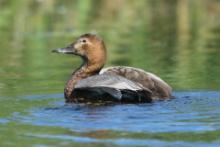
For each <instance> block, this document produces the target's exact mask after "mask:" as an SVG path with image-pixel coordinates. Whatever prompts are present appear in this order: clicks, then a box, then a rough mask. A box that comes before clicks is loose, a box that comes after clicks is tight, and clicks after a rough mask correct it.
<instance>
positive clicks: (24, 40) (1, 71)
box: [0, 0, 220, 93]
mask: <svg viewBox="0 0 220 147" xmlns="http://www.w3.org/2000/svg"><path fill="white" fill-rule="evenodd" d="M219 14H220V2H219V1H218V0H167V1H165V0H157V1H155V0H138V1H134V0H111V1H110V0H62V1H59V0H0V37H1V40H0V51H1V54H0V77H1V82H0V92H1V93H10V92H11V91H12V89H13V91H21V92H22V91H23V92H25V91H26V92H27V91H28V90H29V91H30V92H31V93H32V92H40V93H42V92H46V93H47V92H49V91H54V90H58V89H62V87H63V85H64V83H65V81H66V79H67V77H68V75H69V74H70V69H72V68H76V67H77V66H78V65H79V63H80V62H81V61H80V59H78V58H71V57H67V56H56V55H52V54H51V53H50V50H51V49H53V48H57V47H62V46H66V45H67V44H69V43H70V42H71V41H73V40H74V38H76V37H77V36H79V35H81V34H83V33H86V32H91V31H95V32H97V33H98V34H99V35H100V36H102V37H103V38H104V40H105V42H106V46H107V48H108V63H107V65H128V66H135V67H139V68H143V69H145V70H147V71H150V72H153V73H156V74H157V75H159V76H161V77H162V78H163V79H165V81H167V82H168V83H170V84H171V85H172V86H173V87H174V89H219V88H220V79H219V75H220V69H219V67H220V59H219V57H220V51H219V48H220V44H219V42H220V27H219V26H220V19H219ZM54 85H56V86H54ZM52 86H54V87H53V88H51V87H52Z"/></svg>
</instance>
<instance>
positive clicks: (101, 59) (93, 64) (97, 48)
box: [53, 33, 106, 70]
mask: <svg viewBox="0 0 220 147" xmlns="http://www.w3.org/2000/svg"><path fill="white" fill-rule="evenodd" d="M53 52H56V53H64V54H73V55H78V56H80V57H82V59H83V60H84V62H85V64H86V66H87V68H88V70H100V69H101V68H102V67H103V66H104V64H105V61H106V48H105V44H104V42H103V40H102V39H101V38H99V37H98V36H97V35H95V34H90V33H88V34H84V35H81V36H80V37H79V38H77V39H76V41H74V42H73V43H71V44H70V45H69V46H67V47H65V48H59V49H56V50H53Z"/></svg>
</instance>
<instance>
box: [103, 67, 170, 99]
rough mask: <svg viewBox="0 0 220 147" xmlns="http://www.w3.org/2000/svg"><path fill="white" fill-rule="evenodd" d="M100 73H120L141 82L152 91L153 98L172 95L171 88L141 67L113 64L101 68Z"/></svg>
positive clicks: (163, 97) (135, 81) (164, 97)
mask: <svg viewBox="0 0 220 147" xmlns="http://www.w3.org/2000/svg"><path fill="white" fill-rule="evenodd" d="M100 74H101V75H102V74H111V75H120V76H122V77H125V78H126V79H129V80H131V81H133V82H134V83H138V84H141V85H142V86H143V87H144V88H146V89H149V90H150V91H151V92H152V97H153V99H160V98H162V99H166V98H171V97H172V95H171V93H172V88H171V87H170V86H169V85H168V84H167V83H166V82H165V81H163V80H162V79H161V78H159V77H158V76H156V75H154V74H152V73H149V72H146V71H144V70H142V69H138V68H133V67H127V66H115V67H108V68H104V69H102V70H101V71H100Z"/></svg>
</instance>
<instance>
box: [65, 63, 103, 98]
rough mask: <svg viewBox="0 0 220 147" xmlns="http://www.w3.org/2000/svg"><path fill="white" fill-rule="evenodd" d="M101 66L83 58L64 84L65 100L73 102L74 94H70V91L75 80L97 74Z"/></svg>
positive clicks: (75, 82)
mask: <svg viewBox="0 0 220 147" xmlns="http://www.w3.org/2000/svg"><path fill="white" fill-rule="evenodd" d="M102 67H103V65H101V66H100V65H95V64H91V63H89V62H87V60H84V63H83V64H82V65H81V66H80V67H79V68H78V69H77V70H75V71H74V72H73V73H72V75H71V76H70V79H69V81H68V82H67V84H66V86H65V89H64V95H65V99H66V102H74V96H73V95H72V92H73V90H74V87H75V85H76V84H77V82H79V81H80V80H81V79H84V78H87V77H89V76H92V75H96V74H98V73H99V71H100V70H101V68H102Z"/></svg>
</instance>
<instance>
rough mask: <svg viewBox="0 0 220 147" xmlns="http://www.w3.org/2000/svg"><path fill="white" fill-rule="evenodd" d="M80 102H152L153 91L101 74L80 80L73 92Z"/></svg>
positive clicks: (119, 78)
mask: <svg viewBox="0 0 220 147" xmlns="http://www.w3.org/2000/svg"><path fill="white" fill-rule="evenodd" d="M73 96H74V97H76V99H77V101H79V102H85V101H88V102H92V101H97V102H106V101H110V102H122V103H134V102H136V103H140V102H151V101H152V99H151V91H150V90H148V89H146V88H143V86H142V85H140V84H138V83H135V82H133V81H131V80H129V79H126V78H124V77H122V76H119V75H112V74H101V75H95V76H91V77H88V78H85V79H82V80H80V81H79V82H78V83H77V84H76V86H75V88H74V91H73Z"/></svg>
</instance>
